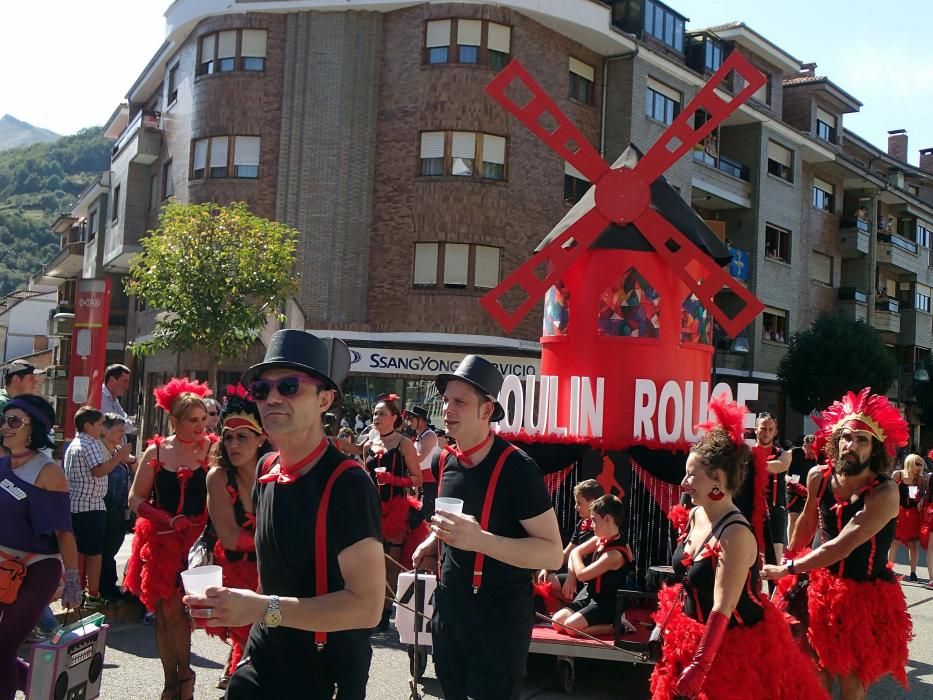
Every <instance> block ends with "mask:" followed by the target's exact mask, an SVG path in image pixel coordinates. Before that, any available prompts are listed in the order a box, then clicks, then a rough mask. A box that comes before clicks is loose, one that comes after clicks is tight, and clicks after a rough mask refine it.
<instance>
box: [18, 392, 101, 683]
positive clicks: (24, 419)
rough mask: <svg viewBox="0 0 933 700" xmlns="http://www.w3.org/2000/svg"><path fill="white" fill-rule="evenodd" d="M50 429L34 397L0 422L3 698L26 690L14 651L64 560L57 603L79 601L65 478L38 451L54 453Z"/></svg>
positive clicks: (44, 408) (22, 399)
mask: <svg viewBox="0 0 933 700" xmlns="http://www.w3.org/2000/svg"><path fill="white" fill-rule="evenodd" d="M54 423H55V412H54V410H53V409H52V407H51V406H50V405H49V403H48V402H47V401H46V400H45V399H43V398H41V397H39V396H33V395H31V394H22V395H19V396H17V397H16V398H14V399H12V400H10V402H9V403H7V404H6V406H4V408H3V416H2V421H0V434H2V435H3V447H4V451H5V454H3V455H0V482H3V484H4V488H2V489H0V564H2V565H3V566H2V570H0V700H12V698H13V697H14V696H15V694H16V690H17V688H20V687H22V686H23V684H24V681H25V679H26V670H27V668H28V667H27V666H26V665H25V664H24V663H22V662H21V661H20V660H19V659H17V656H16V652H17V650H18V649H19V646H20V645H21V644H22V643H23V642H24V641H25V639H26V636H27V635H28V634H29V632H30V630H32V628H33V625H35V624H36V621H37V620H38V619H39V616H40V615H41V614H42V611H43V610H44V609H45V607H46V606H47V605H48V604H49V601H50V600H51V599H52V597H53V596H54V595H55V591H56V589H57V588H58V585H59V583H60V582H61V580H62V563H63V562H64V580H65V587H64V592H63V593H62V604H63V605H64V606H65V607H66V608H76V607H78V606H79V605H80V603H81V597H82V589H81V585H80V583H79V581H78V549H77V545H76V544H75V538H74V534H73V533H72V529H71V505H70V498H69V493H68V479H67V477H66V476H65V472H64V471H63V470H62V468H61V467H60V466H59V465H58V463H57V462H53V461H52V460H50V459H49V458H48V457H46V456H45V455H44V454H43V453H42V452H40V450H42V449H45V448H51V447H52V443H51V441H50V440H49V437H48V435H49V431H50V430H51V429H52V425H53V424H54ZM17 585H18V591H17V590H16V587H17Z"/></svg>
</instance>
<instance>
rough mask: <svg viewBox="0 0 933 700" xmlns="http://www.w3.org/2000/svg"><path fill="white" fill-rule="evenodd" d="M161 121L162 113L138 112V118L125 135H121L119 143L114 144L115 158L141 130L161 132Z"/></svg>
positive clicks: (126, 129)
mask: <svg viewBox="0 0 933 700" xmlns="http://www.w3.org/2000/svg"><path fill="white" fill-rule="evenodd" d="M161 121H162V114H161V112H154V111H152V110H148V109H141V110H140V111H139V112H137V114H136V118H135V119H133V121H132V122H131V123H130V124H128V125H127V127H126V128H125V129H124V130H123V133H122V134H120V138H118V139H117V142H116V143H115V144H113V149H112V150H111V155H113V156H115V155H117V153H119V152H120V151H122V150H123V149H124V148H125V147H126V145H127V144H128V143H129V142H130V141H131V140H132V138H133V137H134V136H136V134H137V132H138V131H139V130H140V128H142V129H145V130H146V131H161V126H160V125H161Z"/></svg>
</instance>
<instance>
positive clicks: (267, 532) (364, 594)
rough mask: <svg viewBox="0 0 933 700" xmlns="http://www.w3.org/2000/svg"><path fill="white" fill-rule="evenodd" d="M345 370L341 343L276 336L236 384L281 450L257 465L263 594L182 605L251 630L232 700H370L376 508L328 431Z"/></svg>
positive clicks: (381, 569)
mask: <svg viewBox="0 0 933 700" xmlns="http://www.w3.org/2000/svg"><path fill="white" fill-rule="evenodd" d="M349 368H350V352H349V350H348V349H347V346H346V345H344V343H343V342H342V341H340V340H337V339H334V338H317V337H315V336H313V335H311V334H310V333H306V332H304V331H299V330H281V331H278V332H277V333H275V334H274V335H273V336H272V340H271V342H270V344H269V348H268V350H267V351H266V356H265V359H264V361H263V362H261V363H260V364H258V365H254V366H253V367H251V368H250V369H249V370H248V371H247V372H246V374H244V376H243V384H244V385H246V386H247V387H249V390H250V393H251V394H252V396H253V398H254V399H255V400H256V403H257V405H258V407H259V412H260V414H261V416H262V424H263V428H264V429H265V431H266V432H267V433H268V435H269V438H270V439H271V441H272V442H273V444H274V445H275V446H276V448H277V449H278V452H275V453H271V454H270V455H266V456H264V457H263V459H262V460H261V461H260V464H259V473H260V476H259V478H258V483H257V485H256V491H255V495H254V501H255V503H256V536H255V547H256V563H257V567H258V569H259V584H260V590H261V591H262V594H259V593H254V592H252V591H247V590H239V589H231V588H222V587H211V588H208V589H207V591H206V594H205V595H188V596H186V597H185V603H186V604H188V605H189V606H190V607H191V614H192V616H194V617H198V618H208V625H209V626H211V627H215V626H216V627H242V626H244V625H249V624H252V625H253V628H252V631H251V633H250V636H249V642H248V644H247V647H246V651H245V655H244V659H243V661H242V662H241V663H240V665H239V666H238V667H237V668H236V671H235V672H234V673H233V675H232V676H231V678H230V681H229V684H228V686H227V698H230V699H232V700H245V699H247V698H249V699H252V698H263V699H264V700H266V699H271V698H276V699H278V698H282V699H283V700H286V699H288V698H303V699H304V698H309V699H311V700H324V699H325V698H326V699H327V700H330V699H331V698H333V697H334V691H335V689H336V692H337V695H338V697H340V698H341V700H361V699H362V698H364V697H365V696H366V681H367V679H368V677H369V663H370V659H371V657H372V648H371V647H370V643H369V630H370V629H371V628H372V627H374V626H375V625H376V624H377V623H378V622H379V617H380V615H381V614H382V607H383V600H384V589H383V586H384V581H385V561H384V559H383V555H382V542H381V536H382V533H381V528H380V509H379V498H378V495H377V493H376V489H375V488H374V487H373V484H372V481H371V480H370V478H369V476H368V475H367V474H366V472H365V471H364V470H362V469H361V468H360V467H359V465H358V464H357V463H356V462H354V461H352V460H349V459H347V457H346V455H344V454H342V453H341V452H340V451H339V450H338V449H337V448H336V447H334V446H333V445H332V444H331V442H330V441H329V440H328V439H327V438H326V436H325V435H324V425H323V415H324V414H325V413H326V412H327V411H328V410H329V409H330V408H331V406H333V405H334V403H335V401H337V400H338V399H339V397H340V388H339V385H340V383H341V382H342V381H343V380H344V379H345V378H346V376H347V372H348V371H349Z"/></svg>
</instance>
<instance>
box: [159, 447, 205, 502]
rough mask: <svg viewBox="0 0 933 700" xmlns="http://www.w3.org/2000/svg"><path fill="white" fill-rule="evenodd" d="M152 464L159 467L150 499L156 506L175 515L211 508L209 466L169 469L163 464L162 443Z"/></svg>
mask: <svg viewBox="0 0 933 700" xmlns="http://www.w3.org/2000/svg"><path fill="white" fill-rule="evenodd" d="M206 459H207V455H205V461H206ZM150 464H152V465H153V466H154V467H155V478H154V479H153V482H152V494H151V495H150V501H151V502H152V504H153V505H154V506H155V507H156V508H161V509H162V510H167V511H168V512H169V513H172V514H173V515H189V516H195V515H203V514H204V513H205V512H206V511H207V469H206V468H205V467H204V465H203V464H199V465H197V466H195V467H186V466H180V467H178V470H177V471H174V472H173V471H169V470H168V469H165V468H164V467H163V466H162V458H161V455H160V453H159V446H158V445H156V456H155V460H153V462H150Z"/></svg>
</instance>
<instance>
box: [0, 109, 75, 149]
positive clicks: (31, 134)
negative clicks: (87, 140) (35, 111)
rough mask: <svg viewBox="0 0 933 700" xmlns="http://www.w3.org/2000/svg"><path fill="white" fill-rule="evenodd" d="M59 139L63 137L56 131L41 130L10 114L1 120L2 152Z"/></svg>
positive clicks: (0, 141) (0, 142) (0, 140)
mask: <svg viewBox="0 0 933 700" xmlns="http://www.w3.org/2000/svg"><path fill="white" fill-rule="evenodd" d="M59 138H61V137H60V136H59V135H58V134H56V133H55V132H54V131H49V130H48V129H40V128H39V127H38V126H33V125H32V124H27V123H26V122H23V121H20V120H19V119H17V118H16V117H13V116H11V115H9V114H4V115H3V117H2V118H0V151H6V150H7V149H10V148H20V147H23V146H30V145H32V144H34V143H48V142H49V141H55V140H56V139H59Z"/></svg>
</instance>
